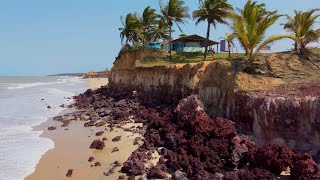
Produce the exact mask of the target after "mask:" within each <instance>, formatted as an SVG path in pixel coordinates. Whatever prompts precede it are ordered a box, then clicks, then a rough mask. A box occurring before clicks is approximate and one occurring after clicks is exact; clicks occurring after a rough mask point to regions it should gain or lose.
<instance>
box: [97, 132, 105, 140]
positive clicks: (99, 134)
mask: <svg viewBox="0 0 320 180" xmlns="http://www.w3.org/2000/svg"><path fill="white" fill-rule="evenodd" d="M103 133H104V131H99V132H97V133H96V136H101V135H102V134H103ZM102 140H103V139H102Z"/></svg>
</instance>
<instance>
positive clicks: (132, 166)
mask: <svg viewBox="0 0 320 180" xmlns="http://www.w3.org/2000/svg"><path fill="white" fill-rule="evenodd" d="M148 159H149V160H150V159H151V156H148V155H147V154H146V153H145V152H144V151H143V150H142V149H140V148H139V149H137V150H135V151H134V152H133V153H132V154H131V156H130V157H129V158H128V160H127V161H126V162H124V163H123V166H122V168H121V171H122V172H123V173H127V174H128V175H134V176H139V175H142V174H144V173H145V172H146V171H145V165H144V163H145V162H146V160H148Z"/></svg>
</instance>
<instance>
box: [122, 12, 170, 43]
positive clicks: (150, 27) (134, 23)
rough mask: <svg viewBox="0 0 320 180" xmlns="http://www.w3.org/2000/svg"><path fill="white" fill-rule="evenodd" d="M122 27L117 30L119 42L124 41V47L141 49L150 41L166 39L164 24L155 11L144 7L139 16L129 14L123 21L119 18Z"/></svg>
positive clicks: (165, 26)
mask: <svg viewBox="0 0 320 180" xmlns="http://www.w3.org/2000/svg"><path fill="white" fill-rule="evenodd" d="M120 19H121V23H122V26H123V27H121V28H119V31H120V37H121V42H122V43H123V40H124V39H126V43H125V45H124V47H130V46H133V47H136V49H137V48H141V47H145V46H147V45H148V43H149V42H151V41H158V40H159V39H167V38H168V35H167V34H168V26H167V25H166V24H165V22H164V21H163V19H161V18H160V15H158V14H157V13H156V10H155V9H152V8H151V7H150V6H148V7H146V8H145V9H144V11H143V13H142V15H141V14H138V13H129V14H127V16H126V18H125V20H124V18H123V17H122V16H121V17H120Z"/></svg>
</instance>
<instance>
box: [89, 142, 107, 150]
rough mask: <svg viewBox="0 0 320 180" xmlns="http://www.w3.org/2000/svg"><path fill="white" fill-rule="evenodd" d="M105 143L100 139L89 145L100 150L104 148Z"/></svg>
mask: <svg viewBox="0 0 320 180" xmlns="http://www.w3.org/2000/svg"><path fill="white" fill-rule="evenodd" d="M104 146H105V144H104V142H103V141H100V140H94V141H93V142H92V143H91V145H90V149H98V150H102V149H103V148H104Z"/></svg>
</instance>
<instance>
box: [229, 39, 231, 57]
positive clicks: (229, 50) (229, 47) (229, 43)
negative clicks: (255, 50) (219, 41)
mask: <svg viewBox="0 0 320 180" xmlns="http://www.w3.org/2000/svg"><path fill="white" fill-rule="evenodd" d="M230 48H231V45H230V42H228V51H229V58H231V50H230Z"/></svg>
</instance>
